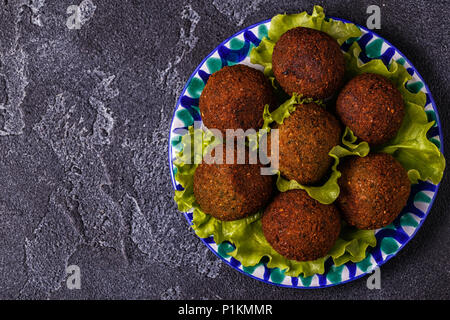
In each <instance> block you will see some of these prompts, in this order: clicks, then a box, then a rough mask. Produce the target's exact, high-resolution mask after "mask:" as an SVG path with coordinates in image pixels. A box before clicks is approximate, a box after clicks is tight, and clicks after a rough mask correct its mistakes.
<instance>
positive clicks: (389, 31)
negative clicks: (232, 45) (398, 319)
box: [0, 0, 450, 299]
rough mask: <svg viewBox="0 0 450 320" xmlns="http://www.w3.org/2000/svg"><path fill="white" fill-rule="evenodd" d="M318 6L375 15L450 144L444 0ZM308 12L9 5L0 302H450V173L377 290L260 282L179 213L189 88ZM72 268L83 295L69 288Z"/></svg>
mask: <svg viewBox="0 0 450 320" xmlns="http://www.w3.org/2000/svg"><path fill="white" fill-rule="evenodd" d="M320 4H321V5H323V6H324V8H325V10H326V13H327V14H328V15H330V16H336V17H342V18H346V19H348V20H351V21H354V22H355V23H359V24H362V25H365V23H366V20H367V17H368V15H367V14H366V9H367V6H368V5H371V4H378V5H379V6H380V8H381V15H382V16H381V18H382V20H381V30H379V31H378V33H379V34H380V35H382V36H384V37H385V38H386V39H388V40H389V41H390V42H391V43H393V44H394V45H395V46H397V48H398V49H399V50H401V51H402V52H403V53H405V54H406V55H407V57H408V58H409V59H410V60H411V61H412V62H413V63H414V65H415V66H416V68H417V69H418V70H419V71H420V73H421V75H422V76H423V77H424V79H425V80H426V82H427V84H428V86H429V87H430V89H431V92H432V94H433V96H434V99H435V100H436V103H437V105H438V108H439V114H440V117H441V121H442V123H443V128H444V137H448V136H449V130H450V129H449V128H450V126H448V125H446V124H447V123H450V114H449V110H450V108H449V104H448V101H450V96H449V92H450V90H449V81H450V79H449V73H448V70H449V60H450V59H449V55H448V52H449V48H448V46H449V40H450V37H449V33H448V24H449V19H448V16H449V9H448V3H446V2H445V1H441V2H439V1H435V2H433V3H432V4H431V3H430V2H427V1H395V2H388V1H386V2H380V1H360V2H358V5H355V4H354V2H353V1H349V0H346V1H320ZM71 6H76V7H72V8H71V9H69V7H71ZM303 10H309V11H310V10H312V5H311V3H309V2H307V1H299V0H296V1H290V0H286V1H269V0H258V1H251V2H249V1H238V0H226V1H215V0H214V1H206V0H204V1H202V0H184V1H183V0H180V1H131V0H128V1H118V0H117V1H107V0H83V1H81V0H78V1H77V0H62V1H48V0H47V1H46V0H31V1H29V0H9V1H7V0H0V150H1V152H0V182H1V183H0V298H2V299H16V298H22V299H73V298H81V299H91V298H100V299H102V298H117V299H119V298H120V299H135V298H136V299H143V298H145V299H235V298H236V299H263V298H264V299H332V298H339V299H352V298H356V297H357V298H363V299H366V298H367V299H392V298H399V299H411V298H416V299H417V298H418V299H421V298H424V299H425V298H427V299H428V298H437V299H443V298H445V299H448V298H450V294H449V292H450V290H449V288H450V266H449V264H448V256H449V254H450V237H449V234H450V218H449V206H448V201H447V199H448V197H450V190H449V186H448V179H449V177H448V170H447V171H446V174H445V177H444V180H443V182H442V185H441V188H440V191H439V194H438V197H437V200H436V202H435V203H434V206H433V209H432V211H431V214H430V215H429V217H428V218H427V220H426V222H425V223H424V225H423V227H422V228H421V230H420V232H418V234H417V235H416V236H415V237H414V239H413V240H412V241H411V242H410V243H409V244H408V245H407V246H406V248H405V249H404V250H402V251H401V252H400V253H399V254H398V256H397V257H395V258H394V259H392V260H391V261H389V262H388V263H386V264H385V265H384V266H383V267H382V268H381V274H382V289H381V290H369V289H367V287H366V278H362V279H359V280H357V281H354V282H351V283H348V284H345V285H341V286H337V287H332V288H328V289H323V290H307V291H304V290H294V289H284V288H279V287H275V286H270V285H266V284H264V283H262V282H259V281H256V280H253V279H251V278H250V277H247V276H244V275H243V274H241V273H239V272H237V271H235V270H233V269H232V268H230V267H229V266H227V265H225V264H224V263H222V262H221V260H219V259H218V258H217V257H216V256H215V255H214V254H213V253H211V252H210V251H209V250H208V249H207V248H206V247H205V246H204V245H203V243H201V242H200V240H199V239H198V238H196V237H195V235H194V233H193V231H192V230H191V229H190V228H189V226H188V225H187V223H186V221H185V219H184V217H183V216H182V214H180V213H179V212H178V211H177V209H176V206H175V203H174V201H173V200H172V197H173V191H172V186H171V182H170V171H169V167H168V163H167V143H168V134H169V124H170V120H171V116H172V112H173V108H174V105H175V101H176V98H177V96H178V95H179V93H180V91H181V89H182V87H183V85H184V83H185V82H186V80H187V79H188V78H189V76H190V74H191V72H192V71H193V70H194V69H195V67H196V66H197V65H198V64H199V63H200V62H201V61H202V59H203V58H204V57H205V56H206V55H207V54H208V53H209V52H210V51H211V50H212V49H213V48H214V47H215V46H217V45H218V44H219V43H220V42H221V41H223V40H224V39H225V38H227V37H229V36H230V35H232V34H234V33H235V32H237V31H239V30H240V29H242V28H243V27H244V26H247V25H251V24H254V23H257V22H259V21H262V20H265V19H268V18H270V17H272V16H273V15H275V14H277V13H283V12H289V13H293V12H298V11H303ZM74 14H76V15H78V18H79V20H75V17H74V16H73V15H74ZM77 21H78V24H76V23H77ZM444 142H445V143H444V147H445V149H446V150H449V149H450V145H449V143H450V140H449V139H445V141H444ZM71 264H76V265H78V266H79V267H80V268H81V275H82V278H81V279H82V281H81V289H80V290H68V289H67V286H66V283H65V281H66V273H65V269H66V267H67V266H68V265H71Z"/></svg>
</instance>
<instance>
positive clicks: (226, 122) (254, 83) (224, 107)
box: [199, 64, 276, 133]
mask: <svg viewBox="0 0 450 320" xmlns="http://www.w3.org/2000/svg"><path fill="white" fill-rule="evenodd" d="M275 101H276V100H275V96H274V94H273V90H272V86H271V84H270V82H269V80H268V79H267V78H266V77H265V76H264V74H263V73H262V72H260V71H258V70H256V69H253V68H250V67H248V66H246V65H242V64H237V65H234V66H231V67H230V66H225V67H223V68H222V69H221V70H219V71H217V72H215V73H214V74H212V75H211V76H210V77H209V80H208V82H207V83H206V86H205V88H204V89H203V91H202V94H201V96H200V102H199V108H200V113H201V116H202V121H203V123H204V125H205V126H206V127H208V128H209V129H219V130H220V131H221V132H222V133H225V130H226V129H234V130H236V129H243V130H244V131H245V130H247V129H250V128H253V129H255V130H256V129H259V128H261V127H262V125H263V123H264V120H263V117H262V115H263V112H264V106H265V105H266V104H268V105H269V106H271V107H273V106H274V105H275Z"/></svg>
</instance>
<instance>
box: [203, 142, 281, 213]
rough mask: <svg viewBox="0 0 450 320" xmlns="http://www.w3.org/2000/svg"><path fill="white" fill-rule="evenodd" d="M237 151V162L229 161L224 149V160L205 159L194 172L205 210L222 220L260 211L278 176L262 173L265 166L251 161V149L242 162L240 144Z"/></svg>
mask: <svg viewBox="0 0 450 320" xmlns="http://www.w3.org/2000/svg"><path fill="white" fill-rule="evenodd" d="M224 149H225V148H224ZM234 152H235V153H234V160H235V161H234V163H233V164H227V163H226V151H225V150H224V151H223V161H222V164H219V163H218V162H219V161H215V162H214V163H211V164H208V163H206V162H205V161H203V162H202V163H201V164H200V165H199V166H198V167H197V169H196V170H195V173H194V196H195V200H196V201H197V203H198V205H199V206H200V208H201V209H202V210H203V211H204V212H205V213H207V214H210V215H211V216H213V217H214V218H216V219H218V220H222V221H231V220H238V219H242V218H245V217H246V216H248V215H250V214H252V213H256V212H257V211H258V210H260V209H262V208H263V207H264V206H265V205H266V204H267V203H268V202H269V201H270V200H271V197H272V194H273V191H274V176H269V175H261V170H260V169H261V167H262V166H261V165H260V164H259V163H258V164H250V163H249V157H248V153H247V152H246V157H245V163H244V164H238V162H237V154H238V152H237V151H236V148H235V149H234ZM214 154H215V153H214V151H213V152H212V155H213V156H214Z"/></svg>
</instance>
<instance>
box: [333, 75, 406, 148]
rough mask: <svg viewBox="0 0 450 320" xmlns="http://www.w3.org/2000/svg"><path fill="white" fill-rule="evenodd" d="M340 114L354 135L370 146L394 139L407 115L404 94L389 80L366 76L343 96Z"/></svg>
mask: <svg viewBox="0 0 450 320" xmlns="http://www.w3.org/2000/svg"><path fill="white" fill-rule="evenodd" d="M336 112H337V114H338V115H339V117H340V119H341V121H342V122H343V123H344V124H345V125H346V126H348V127H349V128H350V129H351V130H352V131H353V133H354V134H355V135H356V136H357V137H359V138H361V139H362V140H364V141H367V142H368V143H369V144H370V145H380V144H383V143H386V142H388V141H389V140H390V139H392V138H394V137H395V135H396V133H397V131H398V130H399V128H400V125H401V123H402V120H403V117H404V115H405V110H404V105H403V98H402V95H401V93H400V91H399V90H398V89H397V88H396V87H395V86H394V84H393V83H392V82H390V81H389V80H388V79H386V78H385V77H383V76H381V75H378V74H374V73H364V74H360V75H358V76H356V77H354V78H353V79H351V80H350V81H349V82H348V83H347V84H346V85H345V86H344V88H343V89H342V91H341V92H340V93H339V96H338V99H337V102H336Z"/></svg>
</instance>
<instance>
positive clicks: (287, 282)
mask: <svg viewBox="0 0 450 320" xmlns="http://www.w3.org/2000/svg"><path fill="white" fill-rule="evenodd" d="M332 19H335V20H340V21H343V22H348V23H350V22H349V21H347V20H345V19H338V18H332ZM269 26H270V20H266V21H263V22H260V23H257V24H254V25H252V26H250V27H248V28H246V29H244V30H242V31H240V32H238V33H236V34H235V35H233V36H231V37H230V38H228V39H227V40H225V41H224V42H222V43H221V44H220V45H219V46H218V47H217V48H216V49H214V50H213V51H212V52H211V53H210V54H209V55H208V56H207V57H206V58H205V59H204V60H203V61H202V62H201V63H200V65H199V66H198V67H197V68H196V69H195V71H194V73H193V74H192V75H191V77H190V78H189V80H188V82H187V84H186V85H185V87H184V89H183V91H182V93H181V96H180V98H179V99H178V101H177V104H176V108H175V111H174V114H173V118H172V123H171V127H170V135H169V166H170V169H171V179H172V183H173V186H174V189H175V190H182V187H181V185H180V184H178V183H177V181H176V180H175V178H174V170H175V168H174V166H173V160H174V159H175V153H176V152H177V151H178V150H179V149H177V145H178V143H179V141H180V135H179V134H178V132H180V131H179V130H180V129H183V128H186V127H187V126H189V125H190V124H189V123H186V121H187V122H189V119H191V120H192V121H193V120H199V119H200V113H199V110H198V97H199V92H197V93H195V92H194V93H193V92H189V90H188V87H189V85H190V84H191V81H196V82H197V83H200V84H201V82H200V81H202V82H203V84H205V83H206V81H207V80H208V78H209V76H210V74H211V73H213V72H214V71H215V69H217V68H218V69H220V68H221V67H223V66H225V65H232V64H236V63H244V64H247V65H251V66H253V67H255V68H257V69H259V70H262V67H261V66H257V65H252V64H251V63H250V59H249V57H248V56H249V53H250V51H251V49H252V48H253V47H254V46H258V45H259V42H260V41H261V39H262V38H263V37H264V36H265V35H267V30H268V29H269ZM358 27H359V28H360V29H361V31H362V33H363V35H362V36H361V37H360V38H358V39H353V41H358V44H359V45H360V47H361V49H362V52H361V54H360V56H359V59H360V60H361V61H362V62H367V61H369V60H371V59H373V58H380V59H382V61H383V62H384V63H385V64H386V65H388V64H389V63H390V61H391V59H394V60H396V61H397V62H399V63H401V64H402V65H404V66H405V68H406V69H407V70H408V72H409V73H410V74H411V75H412V76H413V79H411V80H410V81H409V82H408V83H407V88H408V89H410V90H413V88H415V90H417V89H420V90H421V91H423V92H425V94H426V97H427V101H426V105H425V110H426V112H427V114H428V116H429V118H430V119H434V120H436V124H435V126H434V127H432V128H431V129H430V131H429V132H428V137H429V139H430V140H431V141H432V142H434V143H435V144H436V145H437V146H438V147H439V148H440V150H441V152H443V143H442V141H443V138H442V131H441V124H440V120H439V115H438V112H437V108H436V104H435V102H434V100H433V98H432V96H431V93H430V91H429V89H428V87H427V85H426V83H425V82H424V80H423V78H422V77H421V76H420V75H419V73H418V72H417V70H416V69H415V68H414V66H413V65H412V64H411V62H410V61H409V60H408V59H407V58H406V57H405V56H404V55H403V54H402V53H401V52H400V51H398V50H397V49H396V48H395V47H394V46H393V45H392V44H390V43H389V42H388V41H386V40H385V39H383V38H381V37H380V36H378V35H377V34H375V33H374V32H372V31H370V30H368V29H366V28H364V27H361V26H358ZM236 44H238V46H239V45H240V48H237V49H236ZM349 44H350V43H344V44H343V45H342V46H341V48H342V50H343V51H348V49H349V46H350V45H349ZM371 44H372V46H374V45H377V46H378V47H379V55H378V57H374V56H373V54H372V55H371V57H369V56H368V55H367V54H366V53H367V52H366V48H367V47H368V46H371ZM193 79H195V80H193ZM191 91H192V90H191ZM200 92H201V91H200ZM181 115H183V116H181ZM186 119H188V120H186ZM438 188H439V184H437V185H435V184H433V183H431V182H429V181H423V182H420V183H419V184H416V185H413V186H412V189H411V195H410V197H409V200H408V203H407V205H406V207H405V208H404V209H403V211H402V212H401V214H400V215H399V216H398V218H397V219H396V220H395V221H394V222H393V223H392V224H391V225H389V226H387V227H385V228H381V229H378V230H376V231H375V236H376V238H377V245H376V247H375V248H369V250H368V252H367V256H366V258H365V259H364V260H363V261H361V262H358V263H353V262H348V263H346V264H344V265H343V266H339V267H336V266H334V265H333V261H332V260H331V259H328V260H327V261H326V263H325V273H324V274H323V275H317V274H316V275H313V276H311V277H307V278H304V277H301V276H300V277H290V276H285V275H284V274H283V272H282V271H281V270H279V269H277V268H275V269H270V268H268V267H267V266H266V263H265V262H264V261H262V262H261V263H259V264H258V265H256V266H255V267H251V268H245V267H243V266H242V265H241V263H240V262H239V261H238V260H236V259H234V258H233V257H231V256H228V255H227V254H226V252H230V250H232V249H233V247H232V245H231V244H229V243H224V244H221V246H223V245H227V246H228V247H229V248H228V249H226V248H225V249H224V248H219V245H218V244H216V243H215V242H214V239H213V237H208V238H200V239H201V240H202V241H203V243H204V244H205V245H206V246H207V247H208V248H209V249H211V251H213V252H214V253H215V254H216V255H217V256H218V257H219V258H221V259H222V260H223V261H225V262H226V263H227V264H228V265H230V266H232V267H233V268H235V269H236V270H238V271H240V272H242V273H244V274H246V275H248V276H250V277H252V278H254V279H257V280H260V281H263V282H266V283H269V284H275V285H278V286H283V287H292V288H323V287H329V286H334V285H337V284H343V283H346V282H349V281H352V280H355V279H358V278H360V277H362V276H364V275H366V274H368V273H371V272H372V271H373V269H374V268H375V267H377V266H381V265H382V264H384V263H385V262H386V261H388V260H389V259H391V258H392V257H393V256H395V255H396V254H397V253H398V252H399V251H400V250H401V249H402V248H403V247H404V246H405V245H406V244H407V243H408V241H409V240H411V239H412V238H413V237H414V235H415V234H416V232H417V231H418V230H419V228H420V227H421V225H422V224H423V222H424V220H425V218H426V217H427V215H428V213H429V212H430V209H431V207H432V204H433V202H434V199H435V198H436V194H437V191H438ZM184 215H185V217H186V219H187V221H188V223H189V224H192V212H187V213H184Z"/></svg>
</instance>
